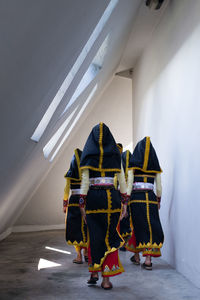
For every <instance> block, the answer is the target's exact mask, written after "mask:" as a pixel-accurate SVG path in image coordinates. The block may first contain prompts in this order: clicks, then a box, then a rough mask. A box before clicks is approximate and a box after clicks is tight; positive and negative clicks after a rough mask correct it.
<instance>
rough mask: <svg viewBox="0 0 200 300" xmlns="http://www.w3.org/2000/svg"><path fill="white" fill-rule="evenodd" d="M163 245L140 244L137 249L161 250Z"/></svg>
mask: <svg viewBox="0 0 200 300" xmlns="http://www.w3.org/2000/svg"><path fill="white" fill-rule="evenodd" d="M162 245H163V244H162V243H160V244H159V245H158V244H157V243H153V244H152V243H150V242H148V243H143V244H142V243H139V245H138V246H137V249H139V248H161V247H162Z"/></svg>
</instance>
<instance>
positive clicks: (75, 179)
mask: <svg viewBox="0 0 200 300" xmlns="http://www.w3.org/2000/svg"><path fill="white" fill-rule="evenodd" d="M65 178H69V179H71V180H74V181H79V182H80V183H81V181H80V179H77V178H73V177H65Z"/></svg>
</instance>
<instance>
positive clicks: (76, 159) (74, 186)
mask: <svg viewBox="0 0 200 300" xmlns="http://www.w3.org/2000/svg"><path fill="white" fill-rule="evenodd" d="M81 153H82V151H81V150H79V149H75V151H74V155H73V158H72V161H71V164H70V168H69V170H68V172H67V173H66V174H65V176H64V177H65V178H66V187H65V193H64V200H63V206H64V207H67V209H66V219H65V224H66V241H67V243H68V244H69V245H74V246H75V248H76V247H81V248H86V247H87V226H86V224H85V223H84V220H83V218H82V216H81V213H80V209H79V198H80V184H81V171H80V158H81ZM70 189H71V196H70V198H69V200H68V197H69V192H70Z"/></svg>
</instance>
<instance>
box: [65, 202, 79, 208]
mask: <svg viewBox="0 0 200 300" xmlns="http://www.w3.org/2000/svg"><path fill="white" fill-rule="evenodd" d="M67 207H79V204H77V203H74V204H73V203H72V204H68V206H67Z"/></svg>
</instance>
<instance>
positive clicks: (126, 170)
mask: <svg viewBox="0 0 200 300" xmlns="http://www.w3.org/2000/svg"><path fill="white" fill-rule="evenodd" d="M129 155H130V152H129V151H127V152H126V168H125V179H126V182H127V180H128V165H129Z"/></svg>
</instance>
